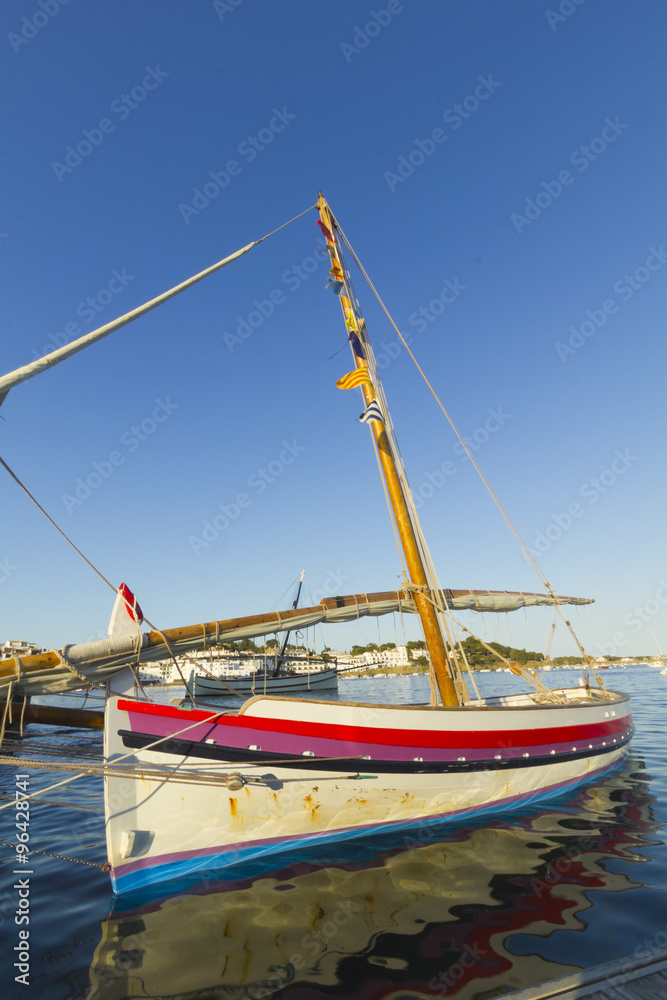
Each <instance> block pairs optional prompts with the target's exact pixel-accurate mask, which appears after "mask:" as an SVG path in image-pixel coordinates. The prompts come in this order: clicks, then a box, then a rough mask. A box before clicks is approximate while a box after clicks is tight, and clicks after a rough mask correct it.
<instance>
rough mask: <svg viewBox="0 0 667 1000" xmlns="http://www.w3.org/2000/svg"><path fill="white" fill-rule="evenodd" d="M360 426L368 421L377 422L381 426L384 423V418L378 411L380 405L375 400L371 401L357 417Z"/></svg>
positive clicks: (379, 410) (380, 411)
mask: <svg viewBox="0 0 667 1000" xmlns="http://www.w3.org/2000/svg"><path fill="white" fill-rule="evenodd" d="M359 420H360V421H361V423H362V424H366V423H368V421H369V420H379V421H380V423H381V424H383V423H384V417H383V415H382V410H381V409H380V404H379V403H378V401H377V399H374V400H372V402H370V403H369V404H368V406H367V407H366V409H365V410H364V412H363V413H362V414H361V416H360V417H359Z"/></svg>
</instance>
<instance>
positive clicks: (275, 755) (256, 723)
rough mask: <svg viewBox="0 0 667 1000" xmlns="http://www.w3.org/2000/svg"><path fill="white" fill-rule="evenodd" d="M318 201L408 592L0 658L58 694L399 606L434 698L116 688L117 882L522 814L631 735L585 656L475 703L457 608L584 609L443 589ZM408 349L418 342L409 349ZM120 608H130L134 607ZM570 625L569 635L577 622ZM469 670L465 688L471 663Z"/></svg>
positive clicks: (69, 350)
mask: <svg viewBox="0 0 667 1000" xmlns="http://www.w3.org/2000/svg"><path fill="white" fill-rule="evenodd" d="M317 208H318V210H319V214H320V220H319V223H318V224H319V225H320V229H321V232H322V233H323V235H324V237H325V239H326V245H327V251H328V253H329V257H330V262H331V284H332V287H333V288H334V291H335V292H336V294H337V295H338V298H339V302H340V305H341V308H342V312H343V317H344V320H345V326H346V330H347V336H348V340H349V343H350V347H351V350H352V357H353V360H354V368H353V370H352V371H350V372H348V373H347V374H346V375H344V376H343V377H341V378H340V379H339V380H338V382H337V383H336V384H337V386H338V387H339V388H340V389H344V390H349V389H354V388H359V389H360V390H361V392H362V394H363V401H364V406H365V409H364V413H363V414H362V416H361V418H360V420H361V421H362V422H364V423H366V424H367V426H368V428H369V429H370V432H371V437H372V441H373V444H374V447H375V451H376V456H377V458H378V462H379V464H380V467H381V470H382V474H383V477H384V485H385V488H386V492H387V496H388V498H389V500H390V504H391V509H392V512H393V517H394V522H395V528H396V531H397V535H398V537H399V538H400V542H401V549H402V560H403V565H404V582H403V584H402V586H401V588H400V590H398V591H394V592H389V593H381V594H368V595H367V594H361V595H349V596H347V597H335V598H326V599H325V600H323V601H322V602H321V604H320V605H318V606H316V607H314V608H304V609H301V608H296V609H291V610H289V611H287V612H281V613H277V612H276V613H272V614H267V615H257V616H254V617H253V618H246V619H236V620H232V621H226V622H218V621H216V622H209V623H207V624H203V625H195V626H188V627H185V628H180V629H165V630H163V631H158V630H155V629H153V630H152V631H151V632H148V633H146V632H140V631H139V630H138V629H139V626H138V624H137V626H136V629H135V633H134V634H133V635H132V634H130V635H126V636H114V637H112V638H111V639H109V640H108V641H105V642H102V643H90V644H87V645H86V646H80V647H66V648H65V649H64V650H60V651H57V652H56V651H51V652H50V653H49V654H44V655H43V656H42V657H41V658H39V657H35V658H30V657H27V658H25V660H22V662H18V663H17V662H15V660H11V659H10V660H9V661H8V665H7V666H4V665H3V666H0V688H1V687H2V686H4V687H5V688H7V685H8V684H9V685H10V684H11V682H12V680H13V679H16V678H19V679H20V681H21V686H22V689H23V690H30V689H31V688H30V685H31V684H32V685H34V687H33V689H35V688H37V687H38V686H39V684H42V685H43V684H44V683H47V682H48V680H49V678H51V682H52V683H54V684H60V685H61V686H62V687H65V686H77V679H78V684H79V685H80V684H81V682H82V679H83V681H84V682H85V680H86V678H87V677H88V676H91V677H92V676H96V677H100V676H101V677H105V676H109V675H110V674H112V673H113V672H114V671H118V670H119V668H120V667H122V666H123V665H125V664H129V663H135V664H136V663H137V662H142V661H144V660H150V659H157V658H159V657H160V656H164V651H165V645H166V646H167V648H168V650H169V652H170V654H171V655H175V654H177V653H180V652H181V651H184V650H187V649H190V650H192V649H197V648H198V649H202V650H203V649H207V648H210V647H215V646H217V645H219V644H220V643H221V642H222V641H223V640H224V639H226V638H230V637H233V638H244V637H250V636H256V635H266V634H272V633H274V632H276V631H285V630H286V629H289V628H295V627H298V626H297V624H295V623H297V622H299V623H301V624H305V623H308V624H312V623H313V622H315V621H345V620H347V621H354V620H355V619H357V618H359V617H362V616H363V615H366V614H383V613H390V612H392V611H395V610H400V611H401V612H402V611H404V610H405V611H412V612H416V613H418V614H419V616H420V619H421V623H422V627H423V632H424V637H425V639H426V643H427V646H428V651H429V656H430V664H431V667H430V678H431V682H432V698H431V703H430V704H428V705H404V704H400V705H399V704H389V703H387V704H381V705H378V704H365V703H360V702H338V701H319V700H315V699H306V698H297V697H295V698H283V697H276V696H273V695H271V694H266V695H263V694H262V695H260V696H255V697H252V698H250V699H249V700H248V701H246V702H245V703H244V704H243V705H242V706H241V708H240V709H239V710H238V711H233V710H230V709H229V708H221V709H220V710H219V711H215V710H211V709H210V708H207V709H204V708H188V709H186V708H179V707H174V706H169V705H161V704H154V703H151V702H150V701H145V700H141V699H140V698H137V697H130V696H128V695H126V694H123V693H120V694H117V695H114V696H113V697H110V698H109V699H108V701H107V705H106V712H105V726H104V729H105V815H106V840H107V852H108V859H109V867H110V874H111V880H112V885H113V888H114V891H115V892H117V893H125V892H131V891H132V890H133V889H135V888H140V887H143V886H147V885H150V884H152V883H159V882H162V881H164V880H169V879H172V878H176V877H178V878H180V877H183V876H190V875H195V874H196V873H201V872H202V871H204V870H210V869H213V868H216V867H219V866H225V865H229V864H231V863H236V862H239V861H242V860H249V859H252V858H256V857H258V856H262V855H267V854H273V853H275V852H279V851H280V850H281V849H283V848H285V847H289V848H291V849H293V848H294V847H295V846H298V845H299V844H301V845H312V844H320V843H323V842H325V841H328V840H336V839H339V838H349V837H358V836H363V835H364V834H366V833H367V832H377V831H381V830H394V831H395V830H400V829H402V828H407V827H409V826H411V825H414V824H415V823H419V824H420V825H421V824H424V823H429V822H440V821H442V820H444V819H447V820H460V819H465V820H468V819H470V818H471V817H474V816H477V815H479V814H480V813H482V812H484V811H488V810H492V811H495V810H500V809H514V808H517V807H519V806H520V805H521V804H522V803H526V802H528V801H531V800H533V799H535V798H538V797H544V796H553V795H556V794H560V793H562V792H564V791H566V790H568V789H571V788H573V787H574V786H577V785H579V784H581V783H582V782H587V781H591V780H595V779H596V778H598V777H599V776H601V775H603V774H605V773H606V772H608V771H609V770H610V769H611V768H613V767H615V766H617V765H618V764H619V762H620V761H621V759H622V757H623V756H624V754H625V753H626V752H627V747H628V743H629V741H630V739H631V736H632V732H633V728H632V718H631V713H630V701H629V698H628V696H627V695H625V694H622V693H617V692H613V691H609V690H607V689H606V688H605V686H604V683H603V681H602V678H601V677H600V676H599V675H598V674H597V672H596V671H595V669H594V667H593V665H592V663H591V662H590V660H588V670H587V674H586V682H585V684H584V686H581V687H578V688H574V689H565V690H554V691H551V690H548V689H547V688H546V687H545V686H544V684H543V683H542V682H541V681H540V680H539V679H538V677H537V675H536V674H535V675H533V674H531V672H530V671H528V670H526V669H524V668H522V667H520V666H519V665H518V664H515V663H510V662H509V661H507V660H505V666H506V667H507V668H509V669H511V670H512V671H513V672H514V673H518V674H521V675H522V676H523V677H524V679H525V680H526V681H527V682H528V683H529V684H530V685H531V686H532V687H533V689H534V690H533V691H532V693H528V694H521V695H514V696H511V697H500V698H480V697H479V696H478V697H477V698H476V699H473V698H472V696H471V694H470V693H469V691H468V688H467V684H466V681H465V680H464V674H465V666H466V661H465V651H464V649H463V645H462V643H461V641H460V639H459V638H458V636H457V633H456V628H457V626H456V622H455V619H454V618H453V617H452V612H453V611H454V610H455V609H456V608H460V607H463V608H472V609H474V610H478V611H480V610H496V611H508V610H513V609H516V608H519V607H525V606H528V605H537V604H542V605H553V606H555V608H556V612H557V614H561V607H560V606H561V605H563V604H568V603H571V604H586V603H590V602H589V601H588V600H586V599H580V598H567V597H560V596H558V595H556V594H555V593H554V592H553V590H552V589H551V588H550V586H549V585H548V584H547V583H546V581H544V580H543V583H544V585H545V587H546V589H547V591H548V592H547V593H546V594H541V595H537V594H512V593H506V592H478V591H448V590H443V589H441V588H440V586H439V584H438V582H437V579H436V575H435V571H434V569H433V566H432V563H431V560H430V556H429V553H428V547H427V545H426V541H425V539H424V537H423V535H422V532H421V527H420V525H419V519H418V517H417V512H416V508H415V505H414V502H413V500H412V495H411V493H410V488H409V485H408V482H407V476H406V474H405V470H404V468H403V465H402V461H401V458H400V450H399V448H398V444H397V440H396V435H395V431H394V428H393V424H392V421H391V417H390V414H389V407H388V404H387V400H386V397H385V394H384V390H383V388H382V383H381V380H380V374H379V371H378V367H377V364H376V361H375V357H374V354H373V350H372V347H371V344H370V340H369V337H368V331H367V329H366V325H365V322H364V320H363V317H362V315H361V311H360V307H359V304H358V300H357V298H356V294H355V292H354V289H353V287H352V281H351V277H350V274H349V271H348V268H347V264H346V262H345V259H344V256H343V245H344V244H345V245H346V246H347V248H348V250H349V252H350V253H351V254H352V256H354V253H353V251H352V249H351V247H350V246H349V244H348V243H347V241H346V239H345V236H344V234H343V233H342V230H341V228H340V226H339V225H338V223H337V222H336V220H335V219H334V217H333V215H332V214H331V211H330V209H329V206H328V205H327V203H326V202H325V200H324V198H323V197H322V196H321V195H320V197H319V199H318V202H317ZM256 242H260V241H256ZM254 245H256V244H255V243H253V244H249V245H248V246H247V247H244V248H243V249H242V250H240V251H238V252H237V253H236V254H233V255H231V256H230V257H228V258H226V259H225V260H224V261H221V262H219V263H218V264H216V265H214V266H213V267H211V268H209V269H207V271H204V272H201V274H200V275H196V276H195V277H194V278H191V279H189V280H188V281H186V282H183V283H182V285H179V286H177V287H176V288H175V289H172V290H170V292H166V293H164V295H162V296H159V297H158V298H157V299H154V300H153V301H152V302H151V303H148V304H147V305H146V306H142V307H139V308H138V309H135V310H133V311H132V312H131V313H128V314H127V315H126V316H124V317H121V318H120V319H119V320H117V321H115V322H114V323H112V324H107V325H106V326H105V327H102V328H100V330H99V331H95V332H94V333H93V334H88V335H87V336H86V337H82V338H80V340H79V341H75V342H73V343H72V344H69V345H66V346H65V347H64V348H60V349H59V350H58V351H55V352H53V354H52V355H51V356H47V357H46V358H43V359H40V360H39V361H37V362H34V363H33V364H31V365H28V366H25V368H24V369H19V370H18V372H15V373H12V374H11V375H10V376H5V377H4V379H0V400H1V399H2V398H3V396H4V395H5V394H6V392H8V391H9V389H10V388H12V387H13V386H14V385H16V384H18V382H21V381H24V380H25V379H27V378H30V377H32V376H33V375H35V374H37V372H38V371H40V370H42V369H43V368H47V367H49V366H50V365H51V364H54V363H57V362H58V361H60V360H63V359H64V357H67V356H69V355H70V354H73V353H75V352H76V351H78V350H81V349H83V347H85V346H87V345H88V344H89V343H91V342H92V341H93V340H95V339H99V337H101V336H106V335H107V334H108V333H110V332H112V330H113V329H117V328H119V326H122V325H124V324H125V323H127V322H129V321H130V320H131V319H132V318H134V317H135V316H138V315H142V314H143V313H144V312H146V311H147V310H148V309H149V308H153V307H154V306H155V305H157V304H159V303H160V302H163V301H165V300H166V299H168V298H170V297H172V295H175V294H178V292H179V291H182V290H184V289H185V288H187V287H189V286H190V285H192V284H194V283H195V282H196V281H198V280H201V279H202V278H203V277H205V276H206V275H207V274H209V273H213V272H214V271H216V270H218V269H219V268H221V267H223V266H224V265H225V264H228V263H230V262H231V261H232V260H235V259H236V258H238V257H240V256H242V255H243V254H245V253H247V252H248V251H249V250H250V249H251V248H252V247H253V246H254ZM354 259H355V261H356V262H357V264H358V263H359V262H358V261H357V259H356V257H355V258H354ZM359 267H360V269H361V272H362V274H363V276H364V277H365V278H366V274H365V272H364V271H363V268H361V265H359ZM371 287H372V286H371ZM395 330H396V332H397V333H398V335H399V336H400V331H398V328H397V327H395ZM406 351H407V352H408V353H410V352H409V348H408V347H407V345H406ZM448 419H449V418H448ZM450 422H451V421H450ZM452 426H453V425H452ZM455 433H456V434H457V436H458V437H459V441H460V442H461V444H462V446H463V447H464V448H465V449H466V451H467V454H468V457H469V459H470V461H471V463H472V464H473V465H474V466H475V468H478V466H477V464H476V462H475V459H474V456H473V455H472V454H471V453H470V451H469V449H468V448H467V446H466V444H465V441H464V439H463V438H462V437H461V436H460V435H459V434H458V432H457V431H455ZM478 471H479V470H478ZM492 496H494V499H496V502H498V501H497V498H495V495H494V494H492ZM498 503H499V502H498ZM503 513H504V514H505V515H506V512H504V511H503ZM515 534H516V532H515ZM517 537H518V535H517ZM524 551H526V553H527V550H526V549H525V547H524ZM527 555H528V553H527ZM125 601H126V605H127V610H128V613H129V615H130V616H131V617H132V616H134V614H135V611H136V602H135V604H134V605H130V603H128V601H127V598H125ZM561 617H562V614H561ZM563 620H564V621H565V619H563ZM135 621H136V619H135ZM565 625H566V626H567V627H568V628H569V629H570V631H572V627H571V625H570V623H569V622H568V621H565ZM573 635H574V633H573ZM575 638H576V637H575ZM480 641H481V640H480ZM576 641H577V642H578V640H576ZM487 648H490V647H487ZM580 648H581V647H580ZM492 651H493V650H492ZM501 658H503V657H501ZM15 659H16V658H15ZM33 660H34V662H33ZM466 676H467V677H468V678H469V681H470V682H473V678H472V674H470V673H468V674H466ZM63 677H64V678H65V679H64V680H63ZM119 683H120V682H119ZM473 683H474V682H473ZM116 689H117V690H118V686H117V688H116ZM132 690H133V688H132Z"/></svg>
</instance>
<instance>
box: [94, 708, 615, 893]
mask: <svg viewBox="0 0 667 1000" xmlns="http://www.w3.org/2000/svg"><path fill="white" fill-rule="evenodd" d="M616 699H617V700H615V701H613V702H610V701H606V702H604V701H601V702H597V701H596V702H591V701H588V702H579V703H576V704H574V703H573V704H566V705H543V706H535V705H534V703H533V702H532V701H531V700H530V698H528V697H526V698H524V699H506V700H504V701H503V702H502V703H495V704H492V703H487V704H486V706H482V707H474V708H471V707H466V708H457V709H443V708H434V709H429V708H414V707H409V706H404V707H384V706H367V705H349V704H347V705H346V704H344V703H339V702H338V703H337V702H312V701H300V700H298V699H284V700H281V699H271V698H256V699H253V700H251V701H250V702H248V703H246V705H244V706H243V709H242V710H241V713H239V715H238V716H221V717H218V718H217V719H215V720H212V719H211V713H210V712H209V713H206V712H194V711H190V712H187V711H182V710H177V709H173V708H169V707H167V706H149V707H146V706H145V705H144V706H142V704H141V703H139V702H132V701H130V700H128V699H111V700H110V702H109V704H108V707H107V722H106V727H105V730H106V740H107V748H106V749H107V760H108V761H109V763H113V761H114V760H116V759H118V757H119V756H122V755H126V754H127V753H128V748H129V749H130V752H131V751H132V748H134V749H135V750H136V753H134V754H132V757H131V758H130V759H131V760H132V761H133V762H134V764H140V766H143V767H144V768H146V769H148V768H149V767H150V768H151V769H157V771H158V772H159V771H160V770H162V772H163V773H157V774H144V776H143V778H136V777H134V778H130V777H127V778H126V777H108V778H107V780H106V802H105V805H106V812H107V846H108V853H109V861H110V865H111V875H112V882H113V886H114V890H115V891H117V892H128V891H132V890H133V889H135V888H139V887H141V886H144V885H148V884H151V883H154V882H160V881H163V880H165V879H173V878H177V877H181V876H184V875H189V874H193V873H195V872H200V871H202V870H207V869H214V868H218V867H221V866H226V865H230V864H233V863H238V862H239V861H242V860H245V859H250V858H255V857H259V856H261V855H266V854H270V853H275V852H278V851H280V850H281V849H282V848H284V847H287V846H289V847H293V846H294V845H295V844H302V845H303V846H306V845H310V844H312V843H314V842H324V841H327V840H337V839H340V838H346V837H353V836H359V835H363V834H364V833H370V832H376V831H378V830H381V829H387V830H389V829H397V828H401V827H403V826H405V827H409V826H411V825H413V824H414V823H416V822H420V823H423V822H428V821H440V820H443V819H455V818H463V817H466V818H470V817H473V816H475V815H477V814H479V813H481V812H483V811H485V810H490V809H491V810H494V811H495V810H498V809H501V808H509V807H513V806H515V805H517V804H518V803H523V802H527V801H530V800H532V799H535V798H537V797H542V796H547V795H555V794H558V793H560V792H562V791H564V790H566V789H567V788H569V787H572V786H574V785H577V784H580V783H581V782H583V781H587V780H590V779H593V778H595V777H596V776H599V775H601V774H603V773H604V772H605V771H607V770H608V769H609V768H611V767H613V766H614V765H615V764H617V763H618V762H619V761H620V759H621V758H622V757H623V755H624V753H625V749H626V746H627V743H628V741H629V739H630V736H631V734H632V725H631V718H630V713H629V704H628V699H627V698H626V697H625V696H622V695H621V696H616ZM200 717H201V718H200ZM202 719H203V721H201V720H202ZM193 720H194V721H193ZM304 720H305V721H304ZM323 720H326V721H323ZM388 725H390V726H391V730H389V729H388ZM327 727H328V729H327ZM397 727H400V728H397ZM501 727H502V728H501ZM333 729H336V730H339V732H338V733H337V735H338V737H339V740H338V750H339V751H342V752H341V753H340V754H339V755H335V754H333V753H332V752H331V751H332V749H333V747H332V745H331V744H332V741H331V739H330V736H331V735H332V733H331V732H330V731H329V730H333ZM389 731H391V734H392V739H393V742H394V744H396V743H397V742H398V743H399V744H400V743H401V741H402V744H403V745H402V746H400V745H399V746H396V745H394V746H390V745H389V744H388V743H386V742H385V743H382V742H380V741H381V740H386V739H388V737H387V736H386V734H387V733H388V732H389ZM323 732H325V733H326V736H318V735H313V734H320V733H323ZM177 733H178V734H179V735H176V734H177ZM204 733H210V734H212V735H210V736H204V738H203V739H202V738H201V737H202V736H203V734H204ZM397 733H399V734H402V735H399V737H398V738H397V735H396V734H397ZM163 734H165V735H163ZM170 734H172V735H170ZM258 734H261V735H258ZM346 734H347V736H346ZM558 734H561V735H562V736H564V737H567V739H565V740H562V739H560V738H558V739H556V741H555V742H554V738H555V736H558ZM573 734H575V738H576V742H572V735H573ZM340 737H343V738H342V739H341V738H340ZM345 737H346V738H345ZM159 739H162V740H163V742H162V743H160V744H158V745H157V746H156V747H155V748H154V749H142V747H148V746H149V745H150V744H151V743H152V742H155V741H156V740H159ZM246 739H252V740H253V742H252V743H248V744H246V743H245V742H244V741H245V740H246ZM255 739H262V744H258V743H255V742H254V740H255ZM361 739H363V741H364V742H363V743H362V742H360V740H361ZM221 740H227V741H229V742H235V743H236V746H235V747H232V746H229V745H222V744H221ZM318 741H319V742H318ZM545 741H546V742H545ZM411 742H412V743H417V744H421V747H422V751H421V753H420V754H414V753H413V751H414V750H415V746H410V745H409V744H410V743H411ZM304 743H307V744H308V745H309V746H314V747H315V750H310V749H308V748H307V747H304ZM322 743H325V744H326V745H327V749H328V752H327V753H324V752H323V751H324V747H323V746H322V745H321V744H322ZM456 743H461V744H468V745H470V744H475V745H476V747H468V748H463V749H462V748H461V747H460V746H459V747H458V748H457V747H455V744H456ZM272 744H273V747H274V749H271V750H267V749H266V748H267V747H270V746H271V745H272ZM290 744H291V745H292V750H293V751H296V750H297V748H298V747H299V746H301V747H304V748H303V749H301V750H300V751H299V755H297V754H296V753H294V752H291V753H290V752H289V750H287V749H285V750H283V749H281V748H282V747H286V746H287V745H290ZM443 744H444V745H443ZM447 744H448V745H449V746H447ZM480 744H488V746H483V747H480ZM577 744H578V745H577ZM263 748H264V749H263ZM368 750H371V751H372V752H371V753H370V754H369V753H363V751H368ZM359 751H362V753H359ZM459 751H460V752H459ZM552 751H553V752H552ZM315 752H316V753H317V756H314V757H312V758H311V757H310V755H311V754H313V753H315ZM281 754H282V756H281ZM345 755H347V756H345ZM207 756H208V759H207ZM216 756H217V757H223V758H224V757H227V758H228V759H215V758H216ZM241 758H242V759H241ZM230 775H231V778H230ZM199 778H203V779H204V780H208V781H213V782H215V781H216V779H217V783H215V784H201V783H198V780H199ZM188 779H189V780H188ZM225 782H228V784H227V786H226V785H225V784H224V783H225Z"/></svg>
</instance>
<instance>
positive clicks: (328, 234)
mask: <svg viewBox="0 0 667 1000" xmlns="http://www.w3.org/2000/svg"><path fill="white" fill-rule="evenodd" d="M317 224H318V226H319V227H320V229H321V230H322V232H323V233H324V237H325V239H326V241H327V243H333V241H334V238H333V236H332V235H331V230H330V229H327V227H326V226H325V225H324V223H323V222H322V221H321V220H320V219H318V220H317Z"/></svg>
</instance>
